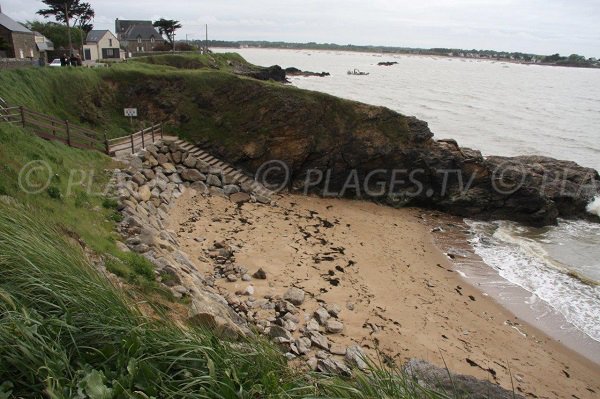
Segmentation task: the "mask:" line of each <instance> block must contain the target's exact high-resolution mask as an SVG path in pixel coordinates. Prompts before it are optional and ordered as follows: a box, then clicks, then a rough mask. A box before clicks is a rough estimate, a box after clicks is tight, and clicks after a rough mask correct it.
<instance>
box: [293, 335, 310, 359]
mask: <svg viewBox="0 0 600 399" xmlns="http://www.w3.org/2000/svg"><path fill="white" fill-rule="evenodd" d="M311 346H312V343H311V342H310V339H308V338H306V337H301V338H298V339H297V340H296V349H297V350H298V353H299V354H301V355H306V354H307V353H308V352H310V347H311Z"/></svg>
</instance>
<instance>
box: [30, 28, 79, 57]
mask: <svg viewBox="0 0 600 399" xmlns="http://www.w3.org/2000/svg"><path fill="white" fill-rule="evenodd" d="M25 26H27V28H29V29H30V30H32V31H35V32H39V33H41V34H42V35H44V36H46V37H47V38H48V39H49V40H50V41H51V42H52V43H54V48H55V49H56V50H58V49H59V48H61V47H62V48H69V34H68V33H67V27H66V26H65V25H63V24H58V23H56V22H42V21H27V22H26V23H25ZM69 30H70V31H71V37H72V38H73V40H74V42H75V43H79V42H81V40H83V38H84V36H85V32H84V31H82V30H81V29H79V28H73V27H71V28H69Z"/></svg>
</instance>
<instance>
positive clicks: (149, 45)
mask: <svg viewBox="0 0 600 399" xmlns="http://www.w3.org/2000/svg"><path fill="white" fill-rule="evenodd" d="M115 32H116V33H117V38H118V39H119V40H120V41H121V46H122V48H124V49H125V50H126V51H127V53H130V54H133V53H146V52H148V51H153V50H154V47H155V46H156V45H157V44H161V43H163V42H164V39H163V37H162V36H161V34H160V33H158V31H157V30H156V28H155V27H154V26H153V25H152V21H131V20H120V19H117V20H116V21H115Z"/></svg>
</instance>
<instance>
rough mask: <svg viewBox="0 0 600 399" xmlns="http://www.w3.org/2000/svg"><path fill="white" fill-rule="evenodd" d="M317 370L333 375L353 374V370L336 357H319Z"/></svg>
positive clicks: (347, 375)
mask: <svg viewBox="0 0 600 399" xmlns="http://www.w3.org/2000/svg"><path fill="white" fill-rule="evenodd" d="M317 370H318V371H320V372H322V373H325V374H331V375H342V376H344V377H350V376H352V372H351V371H350V369H349V368H348V366H346V365H345V364H344V363H343V362H340V361H338V360H336V359H332V358H329V359H319V360H318V363H317Z"/></svg>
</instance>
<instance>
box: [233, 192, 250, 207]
mask: <svg viewBox="0 0 600 399" xmlns="http://www.w3.org/2000/svg"><path fill="white" fill-rule="evenodd" d="M229 199H230V200H231V202H234V203H236V204H244V203H246V202H249V201H250V196H249V195H248V194H246V193H241V192H240V193H233V194H231V195H230V196H229Z"/></svg>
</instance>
